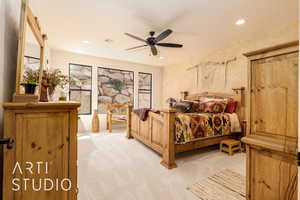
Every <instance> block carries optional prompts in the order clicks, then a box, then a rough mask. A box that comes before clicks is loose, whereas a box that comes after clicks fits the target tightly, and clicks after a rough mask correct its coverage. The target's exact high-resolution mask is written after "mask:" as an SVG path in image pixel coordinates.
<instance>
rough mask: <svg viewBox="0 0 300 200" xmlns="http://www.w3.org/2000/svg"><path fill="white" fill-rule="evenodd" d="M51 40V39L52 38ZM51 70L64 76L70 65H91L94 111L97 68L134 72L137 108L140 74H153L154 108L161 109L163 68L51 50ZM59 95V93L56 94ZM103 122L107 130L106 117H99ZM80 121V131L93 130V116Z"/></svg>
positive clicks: (82, 118) (83, 116)
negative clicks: (57, 71) (53, 69)
mask: <svg viewBox="0 0 300 200" xmlns="http://www.w3.org/2000/svg"><path fill="white" fill-rule="evenodd" d="M50 39H51V38H50ZM50 62H51V68H60V69H62V71H63V73H64V74H68V73H69V63H74V64H83V65H90V66H92V67H93V73H92V74H93V76H92V82H93V83H92V85H93V88H92V109H93V110H94V109H97V103H98V101H97V99H98V96H97V95H98V94H97V92H98V89H97V67H110V68H115V69H123V70H130V71H134V72H135V73H134V74H135V78H134V81H135V84H134V86H135V96H134V103H135V106H136V107H137V103H138V97H137V89H138V88H137V87H138V77H137V75H138V72H147V73H152V76H153V95H152V98H153V99H152V102H153V107H154V108H156V109H159V108H160V107H161V104H160V102H161V96H162V68H161V67H155V66H149V65H142V64H137V63H131V62H125V61H118V60H112V59H106V58H100V57H94V56H88V55H82V54H77V53H71V52H66V51H62V50H54V49H52V50H51V58H50ZM56 94H57V95H59V92H56ZM99 116H100V118H101V119H100V121H101V129H105V128H106V123H105V116H104V115H99ZM80 118H81V119H80V121H79V131H80V132H86V131H90V130H91V115H88V116H86V115H82V116H80Z"/></svg>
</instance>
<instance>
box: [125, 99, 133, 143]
mask: <svg viewBox="0 0 300 200" xmlns="http://www.w3.org/2000/svg"><path fill="white" fill-rule="evenodd" d="M132 108H133V106H132V105H127V125H126V126H127V128H126V129H127V131H126V132H127V134H126V137H127V138H128V139H132V138H133V137H132V134H131V120H132V119H131V113H132Z"/></svg>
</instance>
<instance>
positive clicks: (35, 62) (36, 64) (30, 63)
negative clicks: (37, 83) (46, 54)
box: [24, 56, 40, 71]
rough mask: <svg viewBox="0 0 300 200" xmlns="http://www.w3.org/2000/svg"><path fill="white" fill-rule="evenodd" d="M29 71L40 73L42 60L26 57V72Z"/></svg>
mask: <svg viewBox="0 0 300 200" xmlns="http://www.w3.org/2000/svg"><path fill="white" fill-rule="evenodd" d="M29 69H32V70H33V71H38V70H39V69H40V59H39V58H35V57H31V56H24V70H25V71H27V70H29Z"/></svg>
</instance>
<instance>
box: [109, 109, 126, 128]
mask: <svg viewBox="0 0 300 200" xmlns="http://www.w3.org/2000/svg"><path fill="white" fill-rule="evenodd" d="M106 108H107V113H106V125H107V126H106V128H107V129H108V130H109V132H110V133H111V132H112V125H113V124H126V122H127V106H126V105H121V104H107V107H106Z"/></svg>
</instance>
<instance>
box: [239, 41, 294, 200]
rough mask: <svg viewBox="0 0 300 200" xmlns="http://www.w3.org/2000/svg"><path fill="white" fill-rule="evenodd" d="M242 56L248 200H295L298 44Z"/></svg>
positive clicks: (280, 46)
mask: <svg viewBox="0 0 300 200" xmlns="http://www.w3.org/2000/svg"><path fill="white" fill-rule="evenodd" d="M245 55H246V56H248V57H249V60H250V65H249V71H248V72H249V87H248V88H249V93H248V98H247V99H248V103H247V105H248V112H247V113H248V116H247V117H248V119H247V122H248V124H249V126H248V127H247V136H246V137H244V138H243V139H242V141H243V142H244V143H246V149H247V199H248V200H263V199H266V200H297V151H298V150H297V142H298V56H299V55H298V42H292V43H289V44H284V45H279V46H276V47H272V48H268V49H263V50H261V51H256V52H251V53H247V54H245Z"/></svg>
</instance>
